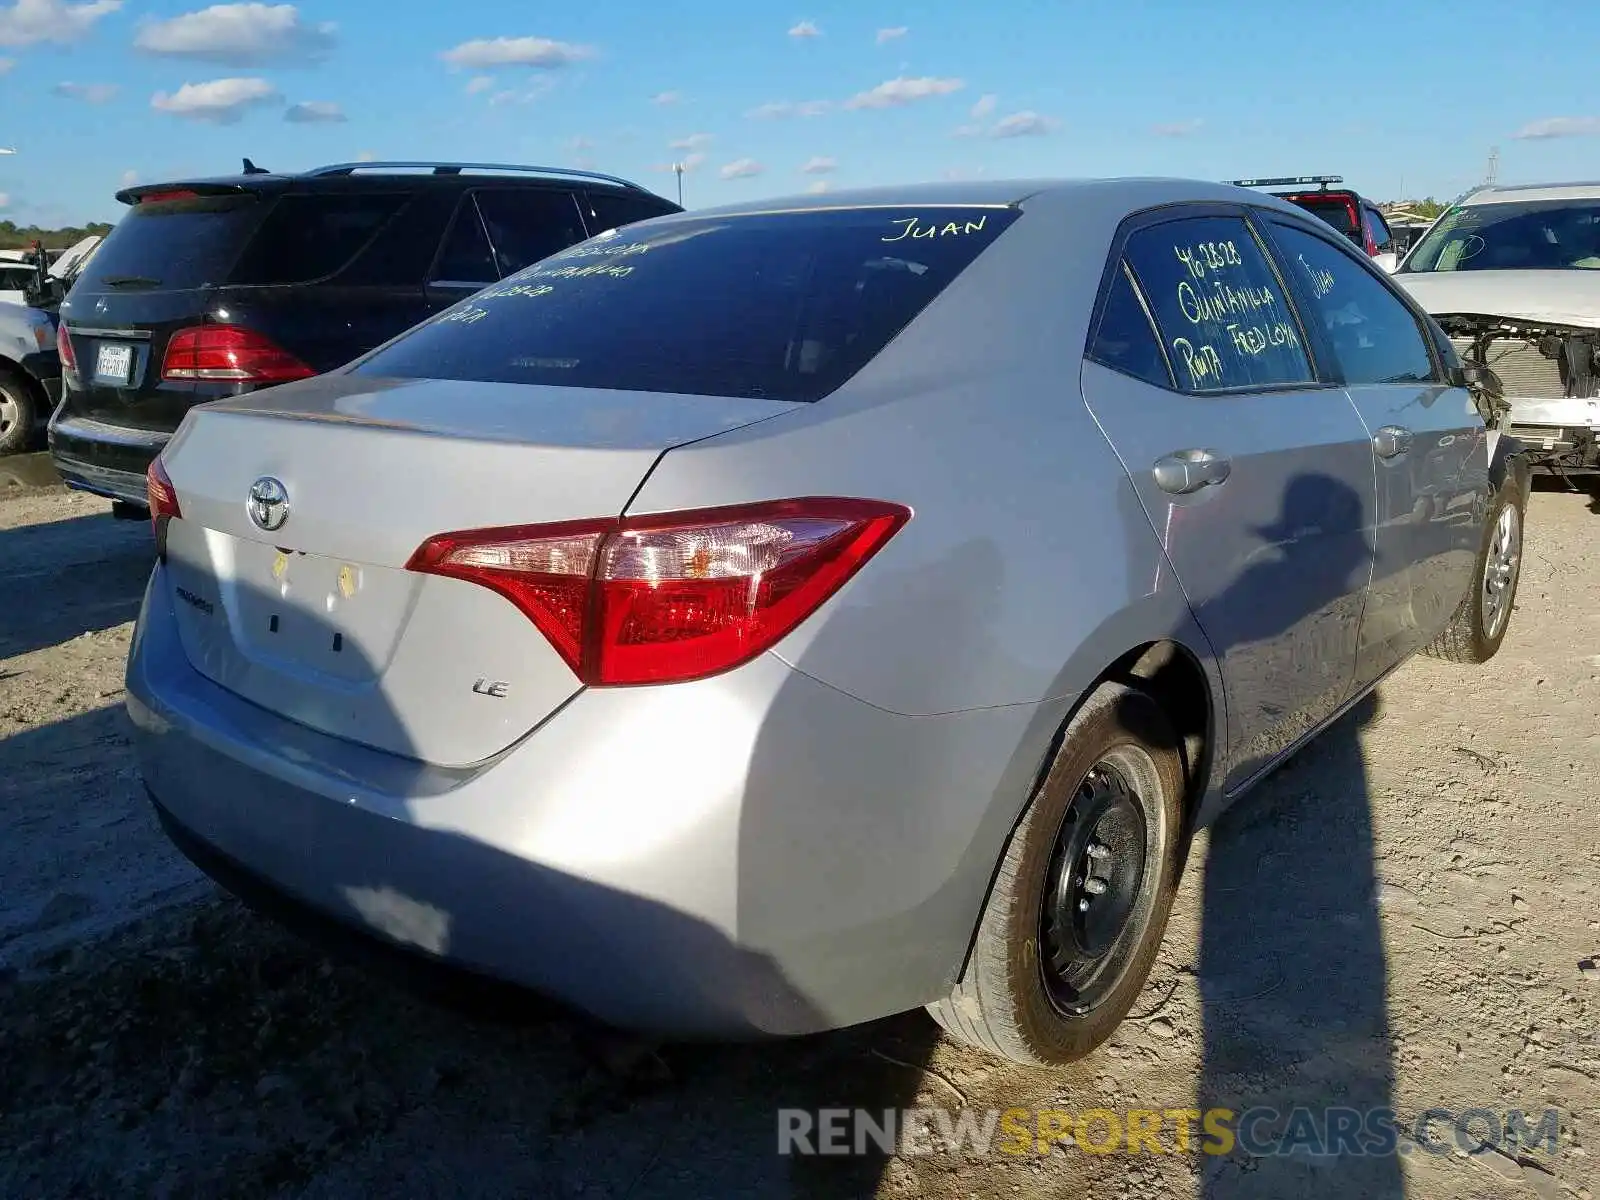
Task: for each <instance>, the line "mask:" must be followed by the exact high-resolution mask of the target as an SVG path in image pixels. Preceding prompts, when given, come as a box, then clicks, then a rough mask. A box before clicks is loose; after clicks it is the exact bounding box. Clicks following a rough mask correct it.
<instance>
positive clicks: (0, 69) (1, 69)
mask: <svg viewBox="0 0 1600 1200" xmlns="http://www.w3.org/2000/svg"><path fill="white" fill-rule="evenodd" d="M16 65H17V60H16V59H14V58H0V75H4V74H5V73H6V72H7V71H9V70H11V68H12V67H14V66H16Z"/></svg>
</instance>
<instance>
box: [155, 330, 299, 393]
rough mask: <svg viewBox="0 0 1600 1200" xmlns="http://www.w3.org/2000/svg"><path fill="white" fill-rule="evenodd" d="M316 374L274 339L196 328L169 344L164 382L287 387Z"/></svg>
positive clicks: (175, 336) (163, 367) (163, 365)
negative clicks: (280, 385)
mask: <svg viewBox="0 0 1600 1200" xmlns="http://www.w3.org/2000/svg"><path fill="white" fill-rule="evenodd" d="M315 374H316V372H315V371H313V370H312V369H311V368H310V367H308V366H306V364H305V363H303V362H301V361H300V360H299V359H298V358H296V357H295V356H294V355H292V354H290V353H289V352H288V351H287V350H285V349H284V348H283V347H282V346H279V345H278V344H277V343H276V342H274V341H273V340H272V339H271V338H269V337H266V336H265V335H264V334H260V333H257V332H256V331H255V330H253V329H246V328H245V327H244V326H242V325H194V326H191V327H190V328H188V329H180V330H178V331H177V332H176V333H174V334H173V335H172V340H171V341H169V342H168V343H167V353H166V357H165V358H164V359H163V360H162V363H161V378H163V379H170V380H178V381H188V380H210V381H214V382H224V383H287V382H288V381H289V380H291V379H305V378H307V377H308V376H311V375H315Z"/></svg>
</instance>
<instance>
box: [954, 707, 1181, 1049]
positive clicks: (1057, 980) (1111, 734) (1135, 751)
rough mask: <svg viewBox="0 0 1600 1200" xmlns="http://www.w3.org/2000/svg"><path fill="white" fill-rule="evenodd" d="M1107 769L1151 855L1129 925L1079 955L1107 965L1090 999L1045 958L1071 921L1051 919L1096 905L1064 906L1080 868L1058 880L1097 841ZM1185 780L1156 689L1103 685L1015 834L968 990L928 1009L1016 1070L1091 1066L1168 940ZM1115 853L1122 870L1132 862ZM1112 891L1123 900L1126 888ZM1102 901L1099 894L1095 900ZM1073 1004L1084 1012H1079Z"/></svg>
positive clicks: (969, 970)
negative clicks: (1077, 1063) (1080, 848)
mask: <svg viewBox="0 0 1600 1200" xmlns="http://www.w3.org/2000/svg"><path fill="white" fill-rule="evenodd" d="M1108 771H1109V772H1110V773H1111V774H1112V775H1116V776H1121V782H1122V783H1123V784H1124V785H1128V786H1131V788H1132V790H1133V792H1134V793H1135V797H1134V803H1135V804H1136V805H1137V807H1138V809H1139V811H1140V814H1141V820H1142V825H1141V826H1140V832H1142V834H1143V835H1144V858H1143V867H1142V870H1141V871H1140V872H1139V875H1140V879H1139V883H1138V885H1137V897H1136V899H1135V900H1133V901H1132V903H1131V905H1130V906H1129V910H1128V911H1129V914H1130V915H1129V916H1128V918H1127V921H1126V924H1120V925H1119V928H1120V933H1118V934H1117V936H1116V937H1115V940H1113V941H1111V942H1109V948H1108V949H1106V950H1105V951H1104V954H1103V955H1102V956H1101V959H1100V960H1094V959H1092V958H1091V957H1090V956H1088V955H1084V956H1081V957H1079V958H1078V959H1077V960H1076V965H1078V966H1081V967H1082V968H1083V969H1084V970H1093V969H1095V968H1093V967H1092V966H1091V965H1089V964H1091V963H1092V962H1094V961H1102V962H1103V963H1104V966H1103V967H1102V968H1100V971H1101V974H1100V976H1099V977H1098V978H1097V979H1096V980H1095V981H1094V982H1093V992H1094V998H1093V1000H1092V1003H1090V1002H1089V998H1090V990H1089V989H1086V990H1083V991H1078V992H1074V991H1073V989H1071V988H1067V987H1066V986H1065V985H1064V984H1063V982H1062V976H1061V973H1060V972H1058V971H1057V970H1056V969H1055V966H1054V964H1053V963H1052V962H1048V961H1047V960H1050V959H1056V957H1057V955H1058V953H1060V951H1061V943H1062V935H1061V934H1060V933H1059V929H1060V922H1059V920H1052V915H1051V914H1057V916H1058V917H1059V915H1060V914H1061V913H1073V912H1076V911H1081V910H1078V908H1077V906H1078V905H1079V904H1080V903H1084V902H1085V900H1084V898H1080V899H1078V900H1070V902H1068V903H1062V904H1059V905H1058V903H1057V897H1058V896H1060V894H1061V893H1060V892H1058V891H1057V885H1058V884H1059V885H1060V886H1062V887H1067V888H1070V887H1071V885H1072V881H1073V880H1074V878H1076V879H1077V882H1078V883H1079V884H1081V883H1082V882H1083V880H1082V878H1081V877H1078V869H1077V867H1076V866H1075V865H1074V864H1073V863H1070V862H1069V863H1068V864H1067V873H1066V875H1065V877H1064V878H1062V877H1061V875H1060V874H1059V872H1060V870H1061V866H1060V863H1061V858H1062V848H1063V845H1064V844H1065V845H1080V844H1085V843H1084V842H1082V841H1079V840H1077V839H1081V838H1088V837H1089V836H1090V835H1089V831H1087V830H1085V829H1084V828H1083V819H1084V814H1085V812H1087V813H1088V814H1090V816H1091V819H1092V814H1093V813H1095V812H1096V811H1100V810H1099V809H1097V807H1096V803H1097V802H1096V792H1095V784H1094V781H1095V780H1096V779H1099V780H1104V779H1105V778H1107V772H1108ZM1091 772H1093V774H1091ZM1183 779H1184V775H1183V761H1182V756H1181V753H1180V751H1179V746H1178V739H1177V737H1176V735H1175V734H1174V732H1173V730H1172V726H1171V724H1170V722H1169V721H1168V720H1167V718H1166V715H1165V714H1164V713H1163V712H1162V710H1161V708H1160V706H1159V705H1157V704H1156V702H1155V701H1154V700H1152V699H1151V698H1150V697H1149V696H1148V695H1147V694H1145V693H1144V692H1142V691H1139V690H1137V689H1135V688H1132V687H1128V686H1125V685H1122V684H1106V685H1104V686H1102V687H1100V688H1099V689H1097V690H1096V691H1095V692H1094V694H1093V695H1091V696H1090V697H1089V699H1088V700H1087V701H1085V703H1084V704H1083V706H1082V707H1081V708H1080V709H1079V710H1078V712H1077V714H1076V715H1075V716H1074V717H1073V718H1072V720H1071V722H1070V723H1069V724H1068V726H1067V729H1066V732H1065V734H1064V735H1063V737H1062V740H1061V745H1060V748H1059V749H1058V750H1057V751H1056V755H1055V759H1054V761H1053V762H1052V763H1051V765H1050V769H1049V772H1048V773H1047V775H1046V777H1045V780H1044V782H1043V783H1042V784H1041V785H1040V787H1039V790H1038V792H1037V794H1036V795H1035V796H1034V798H1033V800H1032V802H1031V803H1030V804H1029V805H1028V808H1027V811H1026V812H1025V813H1024V814H1023V816H1022V820H1021V821H1020V822H1019V823H1018V825H1017V828H1016V829H1015V831H1013V833H1012V835H1011V840H1010V842H1009V843H1008V845H1007V847H1006V852H1005V857H1004V859H1003V860H1002V861H1001V863H1000V869H999V871H998V873H997V874H996V876H995V881H994V886H993V888H992V889H991V890H990V894H989V899H988V903H987V904H986V905H985V907H984V910H983V916H982V918H981V919H980V921H979V924H978V932H977V937H976V939H975V940H974V942H973V946H972V951H971V954H970V955H969V957H968V959H967V964H966V967H965V969H964V970H963V972H962V975H961V979H960V981H959V982H958V983H957V984H956V987H955V990H954V991H953V992H952V993H951V994H950V996H949V997H948V998H946V999H944V1000H941V1001H939V1002H937V1003H935V1004H932V1005H929V1007H928V1011H929V1012H930V1013H931V1014H932V1015H933V1018H934V1020H936V1021H937V1022H938V1023H939V1024H940V1025H941V1026H943V1027H944V1029H945V1031H946V1032H947V1033H948V1034H949V1035H950V1036H951V1037H953V1038H955V1039H956V1040H957V1041H961V1042H965V1043H967V1044H968V1045H971V1046H975V1047H977V1048H979V1049H982V1050H987V1051H988V1052H990V1053H991V1054H995V1055H999V1056H1000V1057H1002V1058H1006V1059H1010V1060H1011V1061H1012V1062H1018V1063H1024V1064H1028V1065H1033V1066H1055V1065H1058V1064H1061V1063H1066V1062H1071V1061H1073V1060H1075V1059H1079V1058H1082V1057H1083V1056H1084V1055H1086V1054H1088V1053H1090V1052H1091V1051H1092V1050H1094V1049H1095V1048H1096V1047H1097V1046H1099V1045H1100V1044H1101V1043H1103V1042H1104V1041H1105V1040H1106V1039H1107V1038H1109V1037H1110V1036H1111V1035H1112V1033H1113V1032H1114V1031H1115V1030H1116V1028H1117V1026H1118V1025H1119V1024H1121V1022H1122V1019H1123V1018H1124V1017H1125V1016H1127V1015H1128V1010H1129V1009H1131V1008H1132V1007H1133V1004H1134V1001H1135V1000H1136V999H1137V998H1138V996H1139V992H1140V989H1142V988H1143V986H1144V984H1145V981H1146V980H1147V979H1148V978H1149V975H1150V968H1151V966H1152V964H1153V963H1154V962H1155V957H1156V953H1157V952H1158V951H1159V950H1160V948H1161V939H1162V937H1163V936H1164V935H1165V933H1166V927H1167V916H1168V914H1169V913H1170V912H1171V910H1172V898H1173V895H1174V893H1175V891H1176V890H1177V883H1178V866H1179V857H1180V854H1181V853H1182V842H1183V837H1184V830H1183ZM1096 828H1104V826H1099V825H1097V826H1096ZM1097 836H1098V835H1096V837H1097ZM1121 844H1122V845H1124V846H1126V845H1128V844H1129V842H1128V840H1127V839H1122V840H1121ZM1099 848H1100V849H1101V850H1102V852H1103V851H1104V847H1099ZM1093 850H1094V847H1091V848H1090V851H1089V853H1091V854H1092V853H1093ZM1111 857H1112V858H1115V859H1117V860H1119V861H1120V860H1121V858H1122V855H1121V854H1120V852H1119V853H1116V854H1113V855H1112V856H1111ZM1078 861H1079V862H1082V863H1084V864H1088V863H1089V862H1090V861H1091V860H1089V859H1080V860H1078ZM1093 861H1094V862H1100V861H1102V860H1101V859H1094V860H1093ZM1090 869H1091V870H1092V869H1095V868H1090ZM1111 869H1112V870H1114V869H1115V868H1111ZM1070 895H1071V893H1070V892H1069V893H1068V896H1069V898H1070ZM1105 895H1111V896H1113V897H1114V898H1115V896H1116V892H1115V891H1112V892H1108V893H1105ZM1105 895H1101V894H1096V895H1095V897H1094V902H1096V903H1097V902H1099V901H1100V900H1102V899H1105ZM1117 903H1121V901H1117ZM1082 920H1083V921H1084V922H1087V921H1088V920H1090V918H1088V917H1084V918H1082ZM1070 923H1073V924H1076V920H1074V921H1072V922H1070ZM1091 940H1092V939H1091ZM1064 993H1065V994H1066V995H1065V998H1064ZM1073 996H1076V997H1077V998H1078V999H1079V1000H1082V1001H1083V1002H1084V1003H1082V1004H1076V1003H1072V1002H1071V1001H1072V997H1073Z"/></svg>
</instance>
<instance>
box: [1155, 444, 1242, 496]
mask: <svg viewBox="0 0 1600 1200" xmlns="http://www.w3.org/2000/svg"><path fill="white" fill-rule="evenodd" d="M1231 470H1233V466H1232V464H1231V463H1229V462H1228V460H1227V459H1225V458H1223V457H1222V455H1220V454H1218V453H1217V452H1216V451H1215V450H1179V451H1177V452H1176V453H1173V454H1167V455H1164V456H1163V457H1161V458H1158V459H1156V461H1155V466H1154V467H1153V468H1152V469H1151V473H1152V474H1153V475H1154V476H1155V480H1156V486H1157V487H1158V488H1160V489H1161V490H1162V491H1163V492H1171V493H1173V494H1174V495H1177V496H1187V495H1188V494H1189V493H1190V492H1198V491H1199V490H1200V489H1201V488H1203V487H1206V486H1208V485H1211V484H1217V483H1221V482H1223V481H1224V480H1225V479H1227V478H1228V473H1229V472H1230V471H1231Z"/></svg>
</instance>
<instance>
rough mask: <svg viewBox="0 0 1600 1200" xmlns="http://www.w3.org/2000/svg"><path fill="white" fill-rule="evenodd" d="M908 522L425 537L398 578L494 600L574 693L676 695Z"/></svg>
mask: <svg viewBox="0 0 1600 1200" xmlns="http://www.w3.org/2000/svg"><path fill="white" fill-rule="evenodd" d="M910 517H911V512H910V510H909V509H907V508H904V507H902V506H901V505H898V504H885V503H882V502H879V501H876V500H841V499H805V500H780V501H774V502H771V503H767V504H753V505H748V506H740V507H736V508H722V509H705V510H702V511H699V512H691V513H674V514H669V515H667V516H659V517H638V518H629V519H626V520H622V521H616V520H603V521H582V522H570V523H567V524H562V525H533V526H519V527H514V528H509V529H476V530H467V531H464V532H461V533H445V534H440V535H439V536H438V537H434V538H429V539H428V541H426V542H424V543H423V544H422V546H420V547H419V548H418V550H417V552H416V553H415V554H413V555H412V556H411V561H410V562H409V563H408V564H407V566H408V567H409V569H411V570H413V571H421V572H425V573H427V574H432V575H447V576H450V577H452V578H456V579H464V580H467V581H469V582H472V583H477V584H481V585H483V586H484V587H487V588H491V589H493V590H494V591H496V592H499V593H500V594H501V595H502V596H504V597H506V598H507V599H508V600H510V601H511V602H512V603H513V604H515V605H516V606H517V607H518V608H519V609H521V610H522V612H523V613H524V614H526V615H527V617H528V618H529V619H530V620H531V621H533V623H534V624H535V625H536V626H538V628H539V630H540V632H542V633H543V634H544V635H545V637H546V638H548V639H549V641H550V644H551V645H552V646H554V647H555V649H556V652H557V653H559V654H560V655H561V657H562V658H563V659H565V660H566V662H567V665H568V666H570V667H571V668H572V669H573V671H574V672H575V673H576V674H577V676H578V678H579V679H581V680H582V681H583V682H584V683H587V684H591V685H596V686H604V685H616V684H636V683H675V682H681V681H684V680H689V679H702V678H704V677H706V676H708V675H715V674H717V673H718V672H721V671H726V670H728V669H730V668H732V667H736V666H739V665H740V664H742V663H746V662H749V661H750V660H751V659H752V658H754V657H755V656H756V655H758V654H760V653H762V652H763V651H764V650H767V649H768V648H770V647H771V646H773V645H775V644H776V643H777V642H778V641H779V640H781V639H782V638H783V637H784V636H785V635H786V634H788V633H789V632H790V631H791V630H793V629H794V628H795V627H796V626H798V625H799V624H800V623H801V622H802V621H804V620H805V619H806V618H807V617H809V616H810V615H811V614H812V613H813V612H815V611H816V610H817V608H818V607H819V606H820V605H821V604H822V602H823V601H825V600H826V599H828V597H829V596H831V595H833V594H834V593H835V592H836V591H838V590H839V588H840V587H842V586H843V585H844V583H845V581H846V580H848V579H849V578H850V577H851V576H852V575H854V574H855V573H856V571H857V570H859V569H860V567H861V566H862V564H863V563H865V562H866V561H867V560H868V559H869V558H871V557H872V556H873V555H874V554H876V553H877V552H878V551H879V550H880V549H882V547H883V545H884V543H886V542H887V541H888V540H889V538H890V537H892V536H893V535H894V534H895V532H896V531H897V530H899V528H900V527H901V526H902V525H904V524H905V523H906V521H907V520H909V519H910Z"/></svg>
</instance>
